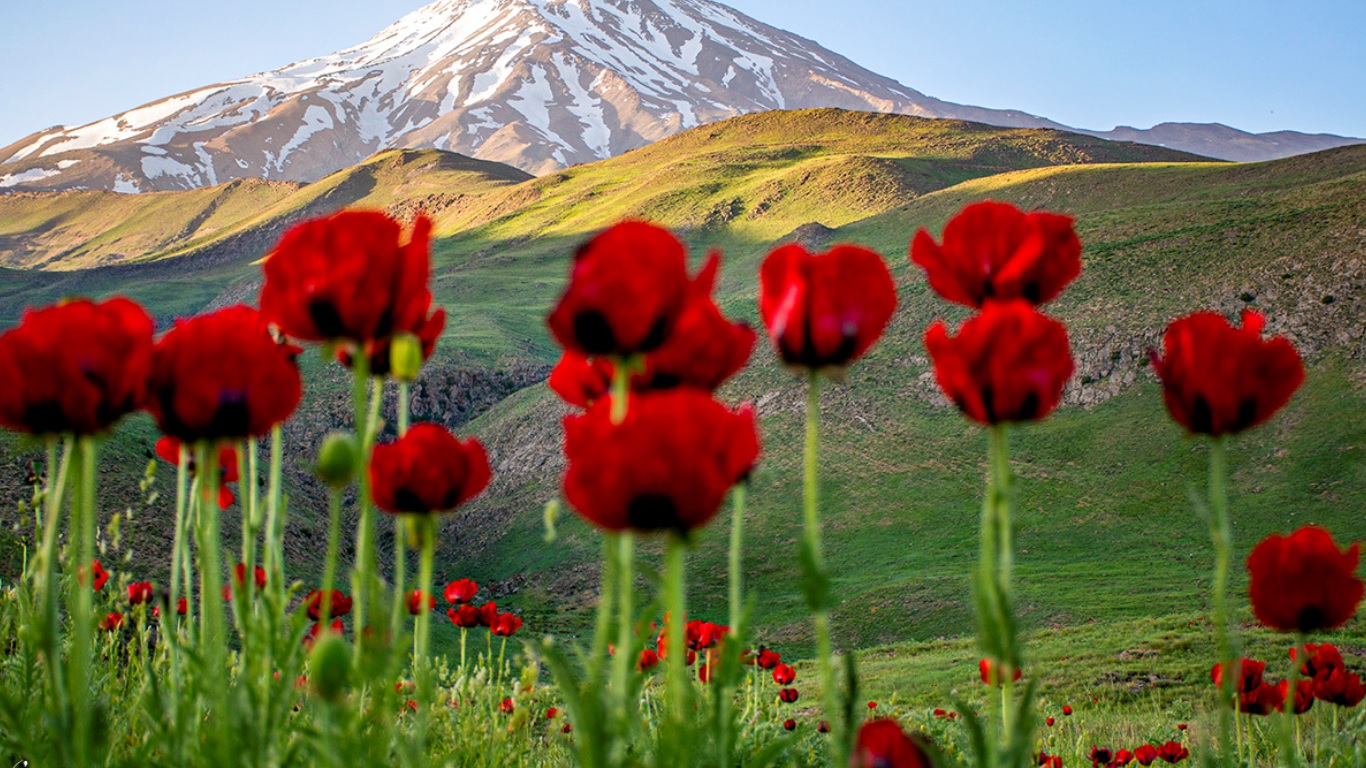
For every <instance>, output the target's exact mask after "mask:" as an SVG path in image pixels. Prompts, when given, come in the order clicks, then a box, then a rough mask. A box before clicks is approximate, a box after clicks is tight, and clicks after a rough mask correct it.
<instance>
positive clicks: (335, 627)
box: [303, 619, 346, 651]
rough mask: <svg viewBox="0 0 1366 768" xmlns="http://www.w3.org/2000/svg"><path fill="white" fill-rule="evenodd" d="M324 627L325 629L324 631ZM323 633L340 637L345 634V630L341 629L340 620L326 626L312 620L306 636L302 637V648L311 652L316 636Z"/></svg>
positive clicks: (316, 639) (334, 620)
mask: <svg viewBox="0 0 1366 768" xmlns="http://www.w3.org/2000/svg"><path fill="white" fill-rule="evenodd" d="M324 626H325V627H326V629H324ZM324 631H327V632H331V633H332V634H334V635H340V634H342V633H343V632H345V631H346V629H345V627H343V625H342V621H341V619H333V620H332V623H330V624H327V625H324V624H323V623H322V622H321V621H318V620H316V619H314V621H313V626H311V627H309V628H308V634H306V635H304V639H303V643H304V647H305V648H307V649H309V650H310V651H311V650H313V644H314V643H316V642H317V641H318V635H321V634H322V633H323V632H324Z"/></svg>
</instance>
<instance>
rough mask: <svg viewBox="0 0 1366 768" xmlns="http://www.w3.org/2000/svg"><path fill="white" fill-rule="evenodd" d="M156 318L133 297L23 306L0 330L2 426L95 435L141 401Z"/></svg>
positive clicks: (33, 431)
mask: <svg viewBox="0 0 1366 768" xmlns="http://www.w3.org/2000/svg"><path fill="white" fill-rule="evenodd" d="M151 366H152V318H150V317H148V316H147V312H146V311H144V310H143V309H142V307H140V306H138V305H137V304H135V303H133V302H131V301H129V300H128V299H123V298H116V299H110V300H109V301H105V302H101V303H96V302H93V301H90V300H89V299H75V300H71V301H65V302H62V303H60V304H56V305H53V306H51V307H46V308H44V309H29V310H25V312H24V316H23V319H22V320H20V322H19V325H18V326H16V327H14V328H11V329H10V330H8V331H6V332H5V333H3V334H0V426H3V427H7V428H9V429H13V430H16V431H18V432H24V433H26V434H32V435H56V434H61V433H72V434H77V435H94V434H98V433H100V432H104V431H105V430H107V429H108V428H109V427H111V426H113V425H114V422H116V421H118V420H119V419H121V418H123V416H124V415H126V414H129V413H132V412H133V411H135V410H137V409H138V408H139V407H141V406H142V403H143V400H144V398H145V396H146V391H147V376H148V374H149V372H150V371H151Z"/></svg>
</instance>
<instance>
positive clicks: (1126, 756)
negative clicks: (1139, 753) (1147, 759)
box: [1110, 749, 1134, 766]
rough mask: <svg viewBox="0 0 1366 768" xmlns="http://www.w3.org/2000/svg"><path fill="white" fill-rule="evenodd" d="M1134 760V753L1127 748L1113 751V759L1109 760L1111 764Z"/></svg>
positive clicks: (1127, 762) (1116, 764)
mask: <svg viewBox="0 0 1366 768" xmlns="http://www.w3.org/2000/svg"><path fill="white" fill-rule="evenodd" d="M1133 761H1134V753H1133V752H1130V751H1129V750H1127V749H1120V750H1116V751H1115V759H1114V760H1113V761H1111V762H1110V765H1112V766H1121V765H1128V764H1129V763H1132V762H1133Z"/></svg>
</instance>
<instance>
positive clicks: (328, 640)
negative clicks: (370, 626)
mask: <svg viewBox="0 0 1366 768" xmlns="http://www.w3.org/2000/svg"><path fill="white" fill-rule="evenodd" d="M308 670H309V672H310V674H309V681H310V682H311V683H312V684H313V692H314V693H316V694H317V695H318V697H319V698H321V699H323V700H324V701H331V702H335V701H337V700H338V699H340V698H341V696H342V694H343V693H344V692H345V691H346V687H347V685H348V684H349V678H350V675H351V647H350V645H349V644H348V643H347V642H346V641H345V640H343V639H342V637H341V636H340V635H338V634H336V633H334V632H332V630H330V629H324V630H323V631H322V633H321V634H320V635H319V636H318V639H317V642H315V643H313V651H312V652H311V653H309V654H308Z"/></svg>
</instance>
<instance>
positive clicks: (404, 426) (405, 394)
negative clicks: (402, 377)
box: [398, 381, 412, 437]
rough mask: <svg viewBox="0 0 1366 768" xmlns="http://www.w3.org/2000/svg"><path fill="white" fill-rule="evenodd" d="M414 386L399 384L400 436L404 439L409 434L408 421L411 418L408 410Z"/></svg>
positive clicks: (404, 382) (403, 382)
mask: <svg viewBox="0 0 1366 768" xmlns="http://www.w3.org/2000/svg"><path fill="white" fill-rule="evenodd" d="M411 386H412V385H411V384H409V383H408V382H406V381H400V382H399V383H398V436H399V437H403V436H404V435H406V434H408V420H409V419H410V418H411V417H410V415H409V413H408V410H409V407H410V406H409V404H408V400H409V397H410V392H409V388H410V387H411Z"/></svg>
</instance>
